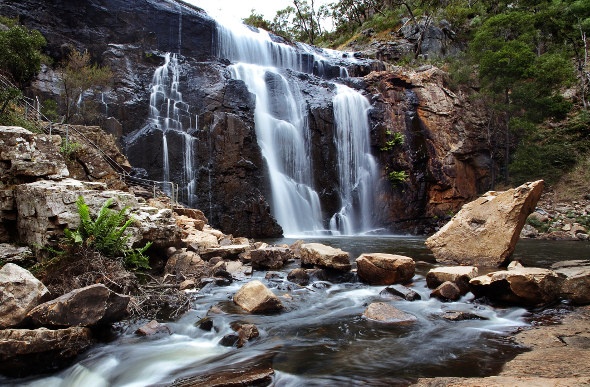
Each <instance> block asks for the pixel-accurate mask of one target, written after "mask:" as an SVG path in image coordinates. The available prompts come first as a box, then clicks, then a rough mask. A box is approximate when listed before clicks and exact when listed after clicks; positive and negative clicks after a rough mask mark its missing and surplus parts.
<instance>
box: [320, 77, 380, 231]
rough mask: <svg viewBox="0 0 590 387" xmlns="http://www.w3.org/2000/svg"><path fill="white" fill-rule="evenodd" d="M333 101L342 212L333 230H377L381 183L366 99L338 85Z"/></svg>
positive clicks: (337, 214)
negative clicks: (376, 204) (375, 217)
mask: <svg viewBox="0 0 590 387" xmlns="http://www.w3.org/2000/svg"><path fill="white" fill-rule="evenodd" d="M336 90H337V93H336V96H335V97H334V99H333V104H334V121H335V126H336V134H335V137H334V142H335V143H336V147H337V149H338V176H339V179H338V180H339V183H340V200H341V205H342V207H341V209H340V211H339V212H338V213H336V214H334V216H332V219H330V230H331V231H333V232H334V233H336V234H345V235H350V234H354V233H359V232H364V231H369V230H371V229H372V228H373V227H374V224H373V221H372V219H373V207H374V202H375V198H374V196H375V190H376V187H377V181H378V169H377V163H376V161H375V159H374V158H373V156H372V155H371V153H370V143H369V122H368V118H367V112H368V110H369V109H370V107H371V105H370V104H369V101H367V99H366V98H364V97H363V96H362V95H360V94H359V93H357V92H356V91H354V90H352V89H351V88H349V87H347V86H344V85H337V88H336Z"/></svg>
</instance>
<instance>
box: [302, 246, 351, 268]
mask: <svg viewBox="0 0 590 387" xmlns="http://www.w3.org/2000/svg"><path fill="white" fill-rule="evenodd" d="M299 251H300V255H301V265H303V266H319V267H323V268H327V269H335V270H341V271H348V270H350V268H351V267H352V265H351V264H350V258H349V256H348V253H347V252H346V251H343V250H341V249H335V248H333V247H330V246H326V245H323V244H321V243H305V244H302V245H301V246H300V248H299Z"/></svg>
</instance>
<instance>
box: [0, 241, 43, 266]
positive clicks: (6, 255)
mask: <svg viewBox="0 0 590 387" xmlns="http://www.w3.org/2000/svg"><path fill="white" fill-rule="evenodd" d="M34 259H35V257H34V256H33V252H32V251H31V249H30V248H29V247H26V246H15V245H12V244H9V243H0V262H4V263H15V264H22V263H23V262H33V263H34Z"/></svg>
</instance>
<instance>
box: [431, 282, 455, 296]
mask: <svg viewBox="0 0 590 387" xmlns="http://www.w3.org/2000/svg"><path fill="white" fill-rule="evenodd" d="M430 297H436V298H438V299H439V300H442V301H457V300H458V299H459V298H461V289H459V286H457V284H455V283H454V282H451V281H445V282H443V283H442V284H440V285H439V286H437V287H436V289H434V290H433V291H432V292H431V293H430Z"/></svg>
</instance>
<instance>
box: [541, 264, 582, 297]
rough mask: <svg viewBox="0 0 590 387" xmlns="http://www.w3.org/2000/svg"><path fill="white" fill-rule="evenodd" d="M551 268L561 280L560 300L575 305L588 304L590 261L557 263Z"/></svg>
mask: <svg viewBox="0 0 590 387" xmlns="http://www.w3.org/2000/svg"><path fill="white" fill-rule="evenodd" d="M551 268H552V269H553V270H554V271H555V272H556V273H557V275H559V276H560V277H561V278H562V283H561V290H560V296H561V297H562V298H564V299H566V300H570V301H572V302H573V303H575V304H588V303H590V260H574V261H563V262H557V263H555V264H553V265H552V266H551Z"/></svg>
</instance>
